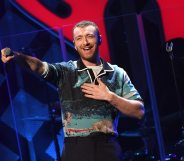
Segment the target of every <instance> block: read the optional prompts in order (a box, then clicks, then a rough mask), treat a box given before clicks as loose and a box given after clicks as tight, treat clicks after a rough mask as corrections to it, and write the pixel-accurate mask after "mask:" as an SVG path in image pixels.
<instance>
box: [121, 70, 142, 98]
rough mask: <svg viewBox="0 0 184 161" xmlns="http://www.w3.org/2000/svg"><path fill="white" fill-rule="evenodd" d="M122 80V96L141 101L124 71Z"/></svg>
mask: <svg viewBox="0 0 184 161" xmlns="http://www.w3.org/2000/svg"><path fill="white" fill-rule="evenodd" d="M123 81H124V83H123V97H124V98H126V99H131V100H140V101H143V100H142V98H141V96H140V94H139V93H138V91H137V90H136V89H135V87H134V85H133V84H132V82H131V80H130V78H129V76H128V75H127V73H126V72H125V71H124V75H123Z"/></svg>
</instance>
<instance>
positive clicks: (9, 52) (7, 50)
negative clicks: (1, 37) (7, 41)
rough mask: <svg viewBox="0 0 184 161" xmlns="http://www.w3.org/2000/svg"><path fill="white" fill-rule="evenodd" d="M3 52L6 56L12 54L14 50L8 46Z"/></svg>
mask: <svg viewBox="0 0 184 161" xmlns="http://www.w3.org/2000/svg"><path fill="white" fill-rule="evenodd" d="M4 53H5V55H6V57H8V56H13V55H14V52H13V51H12V50H11V49H10V48H5V49H4Z"/></svg>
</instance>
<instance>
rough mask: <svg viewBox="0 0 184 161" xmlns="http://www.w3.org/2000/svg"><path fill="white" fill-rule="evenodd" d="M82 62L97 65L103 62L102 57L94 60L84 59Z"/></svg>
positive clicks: (87, 64) (86, 64)
mask: <svg viewBox="0 0 184 161" xmlns="http://www.w3.org/2000/svg"><path fill="white" fill-rule="evenodd" d="M82 62H83V63H84V65H85V66H97V65H100V64H101V61H100V57H98V58H95V59H94V60H84V59H82Z"/></svg>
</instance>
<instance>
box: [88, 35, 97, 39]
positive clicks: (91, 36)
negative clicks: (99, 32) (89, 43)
mask: <svg viewBox="0 0 184 161" xmlns="http://www.w3.org/2000/svg"><path fill="white" fill-rule="evenodd" d="M87 37H88V38H91V39H92V38H94V37H95V36H94V35H92V34H90V35H87Z"/></svg>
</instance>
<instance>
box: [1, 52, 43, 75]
mask: <svg viewBox="0 0 184 161" xmlns="http://www.w3.org/2000/svg"><path fill="white" fill-rule="evenodd" d="M7 49H9V48H4V49H2V50H1V60H2V62H3V63H7V62H10V61H12V60H15V61H16V63H18V64H19V65H21V66H23V67H27V68H29V69H30V70H31V71H33V72H35V73H38V74H42V73H43V72H44V64H43V62H42V61H41V60H39V59H38V58H35V57H32V56H28V55H25V54H22V53H19V52H14V54H13V55H7V53H6V50H7ZM9 50H10V49H9Z"/></svg>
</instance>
